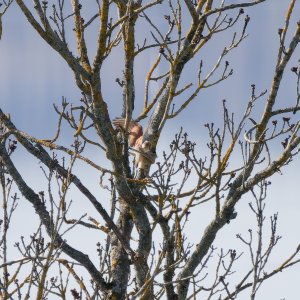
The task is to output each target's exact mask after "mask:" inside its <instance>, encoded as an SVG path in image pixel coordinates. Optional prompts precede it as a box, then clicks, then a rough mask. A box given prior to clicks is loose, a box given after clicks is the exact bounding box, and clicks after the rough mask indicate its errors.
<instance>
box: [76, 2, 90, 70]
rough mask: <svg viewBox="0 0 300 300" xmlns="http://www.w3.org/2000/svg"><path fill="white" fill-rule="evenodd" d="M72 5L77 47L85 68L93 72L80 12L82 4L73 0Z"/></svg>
mask: <svg viewBox="0 0 300 300" xmlns="http://www.w3.org/2000/svg"><path fill="white" fill-rule="evenodd" d="M72 6H73V11H74V23H75V33H76V40H77V48H78V53H79V56H80V60H81V63H82V66H83V67H84V69H85V70H86V71H87V72H91V66H90V62H89V58H88V54H87V48H86V43H85V38H84V26H83V23H84V20H83V18H82V17H81V14H80V10H81V8H82V5H81V4H79V1H78V0H72Z"/></svg>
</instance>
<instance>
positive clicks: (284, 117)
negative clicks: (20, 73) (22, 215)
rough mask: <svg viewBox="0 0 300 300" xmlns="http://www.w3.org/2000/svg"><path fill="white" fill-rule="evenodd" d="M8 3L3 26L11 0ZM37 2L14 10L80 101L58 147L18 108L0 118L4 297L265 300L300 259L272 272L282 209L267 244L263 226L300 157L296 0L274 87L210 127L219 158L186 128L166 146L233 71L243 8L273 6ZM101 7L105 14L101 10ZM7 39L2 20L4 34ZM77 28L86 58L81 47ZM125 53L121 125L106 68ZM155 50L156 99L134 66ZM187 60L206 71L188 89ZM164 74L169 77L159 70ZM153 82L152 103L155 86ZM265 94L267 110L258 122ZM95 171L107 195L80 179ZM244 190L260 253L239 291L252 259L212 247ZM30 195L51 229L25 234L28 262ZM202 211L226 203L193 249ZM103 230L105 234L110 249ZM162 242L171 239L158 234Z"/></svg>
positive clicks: (64, 113)
mask: <svg viewBox="0 0 300 300" xmlns="http://www.w3.org/2000/svg"><path fill="white" fill-rule="evenodd" d="M1 2H2V3H1V4H2V6H1V8H2V12H1V13H0V25H1V24H2V23H1V19H2V16H3V15H4V13H5V12H7V11H8V12H9V10H7V8H8V7H9V6H10V4H11V3H12V2H13V0H11V1H4V0H3V1H1ZM32 2H33V3H29V2H28V1H23V0H15V4H16V7H14V8H10V9H20V10H21V11H22V13H23V14H24V16H25V17H26V19H27V22H29V23H30V24H31V26H32V27H33V28H34V29H35V31H36V32H37V33H38V34H39V36H40V37H41V38H42V39H43V40H44V41H45V42H46V43H47V44H48V45H49V46H50V47H52V48H53V50H54V51H56V52H57V53H58V54H59V55H60V56H61V58H62V59H63V60H64V61H65V62H66V63H67V64H68V66H69V68H70V69H71V70H72V72H73V74H74V80H75V82H76V85H77V87H78V89H79V90H80V92H81V94H82V98H81V99H80V100H78V101H77V102H74V103H69V102H68V101H67V99H66V98H63V100H62V103H61V106H60V107H58V106H56V105H55V106H54V108H55V112H56V113H57V114H58V123H57V131H56V133H55V136H54V138H53V139H38V138H36V137H33V136H31V135H30V134H28V133H25V132H23V131H21V130H20V129H19V128H16V126H15V125H14V120H13V118H10V117H9V115H8V113H9V112H4V111H2V110H1V109H0V120H1V128H0V130H1V139H0V141H1V144H0V157H1V163H0V168H1V170H0V171H1V172H0V176H1V188H2V194H1V195H2V203H3V205H2V207H3V217H2V220H1V240H0V245H1V259H2V263H1V269H2V271H3V272H2V277H1V281H0V297H1V299H29V298H34V297H36V299H54V298H61V299H70V297H73V299H178V300H182V299H198V298H197V297H198V295H199V297H201V299H202V298H203V299H237V298H238V296H239V295H240V293H241V292H242V291H244V290H245V289H248V290H249V291H250V294H251V299H255V297H256V294H257V291H258V289H259V288H260V287H261V285H262V284H263V283H264V281H266V280H267V279H269V278H271V277H272V276H274V275H276V274H277V273H278V272H281V271H283V270H284V269H286V268H289V267H291V266H293V265H295V264H297V263H298V262H299V258H297V254H298V252H299V251H300V245H299V246H298V247H297V249H296V250H295V251H294V252H292V253H291V256H290V257H288V258H282V259H283V260H282V264H280V265H279V266H278V267H277V268H275V269H274V270H273V271H272V272H266V266H267V264H268V262H269V258H270V255H271V253H272V250H273V249H274V247H275V246H276V244H277V242H278V241H279V239H280V237H279V236H278V235H277V231H276V229H277V214H275V215H274V216H272V217H271V219H270V230H269V232H270V237H269V239H268V240H267V239H266V238H265V235H264V228H265V227H266V226H269V225H266V223H267V222H266V220H265V213H264V208H265V205H266V203H267V201H266V196H267V189H268V187H269V185H270V182H269V178H270V177H272V176H273V175H274V174H275V173H276V172H280V171H281V169H283V168H284V167H285V166H286V165H289V164H290V163H292V161H293V158H294V157H295V156H296V155H297V154H298V152H299V143H300V136H299V134H298V131H299V127H300V121H299V118H297V112H298V111H299V110H300V105H299V99H300V92H299V82H300V70H299V67H293V68H292V72H293V73H295V86H296V89H297V96H296V101H295V104H294V105H293V106H292V107H282V108H275V104H276V103H277V102H278V101H277V98H278V97H277V95H278V91H279V89H280V87H281V83H282V78H283V74H284V72H286V69H287V64H288V62H289V61H290V60H291V58H292V57H293V55H294V52H295V49H296V47H297V46H298V43H299V41H300V20H299V22H298V24H297V25H296V28H292V26H293V25H290V24H291V22H290V21H291V15H292V13H293V12H294V6H295V2H296V0H292V1H291V2H290V4H289V6H288V8H287V13H286V18H285V20H283V27H282V28H280V29H279V30H278V34H279V43H278V49H277V61H276V62H275V63H276V67H275V70H274V75H273V81H272V84H271V86H270V88H269V89H268V90H267V91H257V89H256V86H255V85H252V86H251V89H252V90H251V93H250V95H249V96H250V97H249V98H250V99H249V102H248V103H247V105H246V107H245V111H244V113H243V114H242V115H241V116H240V117H236V116H235V115H234V114H233V113H231V112H230V111H229V108H228V107H227V104H226V101H225V100H224V101H223V104H222V105H223V116H222V124H221V125H220V126H216V125H215V124H214V123H207V124H205V127H206V129H207V133H208V140H207V147H208V152H207V154H204V155H203V154H201V155H200V154H199V151H198V150H197V146H196V143H195V142H194V141H191V140H190V139H189V136H188V134H187V133H185V132H184V131H183V129H182V130H181V131H180V132H179V133H178V134H177V135H176V136H175V137H174V139H173V141H172V142H171V144H170V147H169V149H165V151H164V152H163V153H157V151H156V149H157V146H158V145H159V143H160V141H161V139H162V136H163V132H164V126H165V124H166V123H167V122H168V121H169V120H170V119H173V118H177V117H178V116H179V115H180V113H181V112H182V111H184V110H185V109H188V108H189V104H190V103H191V102H192V101H194V100H195V99H197V98H199V97H201V93H202V91H203V90H204V89H209V88H211V87H213V86H215V85H217V84H219V83H220V82H223V81H226V79H227V78H228V77H230V76H231V75H232V74H233V70H232V69H231V67H230V63H229V60H226V59H227V57H228V54H229V53H231V52H232V51H234V49H235V48H237V47H238V46H239V45H240V44H241V43H243V41H244V39H245V38H246V37H247V26H248V24H249V21H250V17H249V16H248V15H246V13H245V11H244V10H246V9H247V8H249V7H251V6H255V5H259V4H260V3H262V2H265V0H256V1H250V0H249V1H248V2H244V1H232V3H231V4H230V3H227V1H225V0H222V1H216V0H215V1H214V0H199V1H192V0H184V1H175V0H174V1H172V0H169V1H167V0H165V1H163V0H153V1H141V0H139V1H133V0H113V1H109V0H103V1H100V0H96V1H94V2H93V1H79V0H72V1H70V2H71V4H70V3H67V2H66V1H64V0H52V1H40V0H33V1H32ZM92 2H93V3H92ZM270 5H273V3H272V2H271V1H270ZM91 6H93V7H95V11H94V14H91V15H90V11H91V10H90V9H89V8H90V7H91ZM155 8H157V10H156V12H157V11H158V9H160V8H161V9H163V10H164V11H165V10H167V9H168V10H169V14H166V15H163V14H162V16H161V18H162V19H164V22H165V25H163V26H158V25H157V24H155V22H154V21H153V19H152V18H151V14H152V13H153V11H154V9H155ZM141 23H143V24H144V25H143V27H142V28H143V30H144V28H147V29H148V32H147V33H146V34H147V35H146V38H145V40H144V42H143V44H138V43H137V42H136V34H137V33H138V32H139V30H140V28H141V26H140V25H139V24H141ZM70 26H71V30H70ZM72 27H73V31H72ZM91 28H97V39H96V40H92V41H91V40H88V39H87V38H86V33H87V32H88V31H89V30H95V29H91ZM232 28H235V30H236V32H235V33H234V34H233V35H232V38H231V39H230V40H229V41H228V44H227V45H224V48H223V50H222V51H221V52H220V56H219V58H218V60H217V61H216V62H215V64H214V65H213V66H212V68H211V70H210V71H205V70H204V67H203V66H204V65H205V63H206V62H205V57H202V56H201V53H202V50H203V48H206V47H210V43H211V41H212V40H213V39H214V38H215V37H217V36H219V35H222V34H224V33H225V32H227V31H230V30H231V29H232ZM69 30H70V31H69ZM292 31H294V33H292ZM1 33H2V25H1V26H0V37H1ZM3 33H4V34H5V28H3ZM73 33H74V35H75V39H76V43H77V49H72V47H71V46H70V45H72V42H71V41H72V39H73ZM91 44H92V46H94V47H95V45H96V52H95V55H94V56H93V57H92V55H91V54H90V52H88V51H89V46H91ZM114 51H122V53H123V56H124V59H123V61H124V65H123V66H120V70H121V71H120V72H122V74H123V77H121V78H117V79H116V81H115V82H112V83H111V88H115V87H116V86H117V87H119V88H120V91H121V93H120V94H121V96H120V98H121V99H122V101H121V102H120V103H118V105H120V106H122V115H121V116H119V118H116V119H114V120H112V117H111V113H110V111H109V109H108V105H107V104H108V101H109V99H110V95H109V94H107V93H105V92H104V89H103V84H102V83H103V79H104V78H105V74H103V73H102V68H103V66H104V65H105V64H106V62H107V60H108V59H109V57H110V56H111V55H112V53H113V52H114ZM149 51H154V53H156V55H157V56H156V58H155V60H154V62H153V64H152V66H151V67H150V69H149V72H148V74H147V76H146V78H145V86H144V87H143V90H144V99H143V100H142V102H138V101H137V99H136V97H135V94H136V90H141V88H140V87H136V85H135V82H136V80H135V77H136V76H139V74H136V72H135V62H136V60H137V58H139V57H140V56H143V55H148V53H149ZM190 62H193V64H192V66H191V64H189V63H190ZM188 64H189V66H188V68H191V67H192V68H196V69H195V71H196V72H197V74H198V76H197V77H196V78H194V81H193V82H191V83H188V84H186V85H184V86H182V83H181V81H180V80H181V79H182V76H183V74H184V72H186V66H187V65H188ZM195 66H196V67H195ZM159 67H160V70H164V71H161V74H159V75H155V74H157V70H158V68H159ZM197 68H198V69H197ZM205 69H206V68H205ZM196 72H195V73H196ZM154 87H157V90H156V92H155V94H154V95H153V94H152V93H150V90H151V89H152V90H153V89H154ZM178 98H180V101H176V100H177V99H178ZM258 99H260V101H261V102H262V101H264V103H265V106H264V108H262V109H261V111H260V112H259V113H260V115H259V116H258V115H255V117H254V116H253V115H254V113H253V108H254V107H255V105H256V102H257V101H258ZM115 101H117V100H115ZM116 103H117V102H116ZM178 103H179V104H178ZM136 107H138V109H140V108H141V111H138V109H137V108H136ZM135 108H136V109H135ZM10 113H12V112H10ZM142 120H144V121H145V122H146V124H147V126H145V128H144V129H143V128H142V127H141V125H140V124H139V122H140V121H142ZM255 120H258V121H255ZM249 124H251V125H249ZM65 125H68V126H69V127H70V128H71V129H72V130H73V137H72V139H73V143H72V145H68V144H66V143H64V138H63V135H62V133H61V130H62V126H65ZM280 143H282V148H281V149H282V150H281V153H280V154H279V155H277V156H276V154H275V153H274V152H273V151H272V149H271V145H274V144H280ZM19 145H21V146H22V147H21V146H19ZM91 148H93V149H97V151H98V152H99V157H102V161H104V160H108V161H109V162H110V164H111V167H110V168H104V167H102V166H100V165H98V164H97V163H96V162H95V161H93V159H92V157H89V156H86V153H87V152H88V149H91ZM16 151H25V152H27V153H29V154H30V155H31V156H32V157H33V158H34V159H35V160H36V162H39V163H40V164H41V166H42V167H41V172H42V174H43V176H44V177H45V179H46V181H47V185H46V186H45V188H44V190H43V191H35V190H34V189H33V187H32V182H31V181H30V178H27V177H26V175H21V174H20V172H19V170H18V165H17V164H16V163H15V162H14V160H13V157H14V154H15V152H16ZM78 162H82V163H83V165H82V164H81V167H80V170H81V171H80V172H78V168H75V165H76V164H77V163H78ZM237 162H238V163H237ZM91 168H93V169H95V170H97V173H98V174H99V177H98V178H99V180H100V181H99V182H100V184H99V182H98V181H97V182H96V189H97V191H98V192H97V193H94V192H93V191H91V190H89V189H88V188H87V186H86V185H85V184H84V179H83V176H82V174H83V173H87V172H89V170H90V169H91ZM191 179H193V181H192V182H193V185H192V184H191ZM71 189H76V193H77V194H78V195H80V196H78V199H77V200H76V201H75V200H74V201H70V198H69V192H70V190H71ZM15 191H19V192H20V194H19V192H15ZM245 194H250V195H252V196H253V202H251V203H250V210H249V211H252V212H253V213H254V216H255V218H256V221H257V227H256V229H255V231H253V230H249V236H248V237H245V236H244V235H242V234H238V235H237V237H238V239H239V240H240V241H241V243H242V244H244V245H245V246H246V247H247V249H248V250H249V253H250V257H251V267H250V269H249V270H247V272H245V273H242V272H241V273H240V274H239V279H238V282H232V281H231V277H230V276H231V275H232V274H233V271H234V268H235V266H236V264H237V261H238V260H239V259H240V257H241V254H239V253H237V252H236V251H235V250H234V249H230V248H227V249H226V247H223V248H222V249H217V248H216V247H214V245H213V243H214V241H215V239H216V235H217V234H222V228H223V227H224V226H226V225H227V224H228V223H230V222H234V221H232V220H233V219H235V218H236V217H238V212H237V211H236V210H235V207H236V204H237V203H238V202H239V201H240V199H241V198H242V197H243V196H244V195H245ZM105 197H106V200H105V199H104V198H105ZM19 198H22V199H26V200H27V201H28V202H30V203H31V204H32V206H33V207H34V210H35V212H32V218H33V217H36V218H37V219H38V220H39V222H40V223H39V226H38V227H37V228H36V231H35V232H34V233H33V234H32V235H31V236H30V238H28V237H21V239H20V241H17V242H16V243H15V244H14V246H15V247H16V248H17V249H18V251H19V253H20V255H21V256H20V258H16V259H14V260H8V259H7V255H8V251H9V247H10V246H11V245H8V237H9V235H10V225H11V222H12V215H13V214H14V212H15V211H16V209H17V204H18V202H19ZM82 198H84V199H86V200H85V201H88V202H89V203H90V204H91V205H92V206H93V208H94V212H95V215H96V214H97V217H92V216H89V215H88V214H85V213H83V214H82V216H81V217H80V218H77V217H74V216H72V209H71V208H72V207H76V206H79V205H80V201H82ZM108 200H109V201H108ZM108 203H110V205H109V207H108ZM204 203H209V205H210V206H212V207H213V208H214V210H215V213H214V217H213V218H212V219H211V221H210V223H209V224H207V226H206V228H203V229H201V231H202V230H203V233H201V234H199V237H198V242H197V244H196V245H193V244H191V243H190V242H189V240H188V239H187V238H186V232H185V230H186V224H188V222H189V220H190V218H191V217H192V216H193V214H195V213H196V212H197V209H198V208H199V207H201V205H202V204H204ZM81 227H82V228H85V229H86V230H88V229H89V230H90V231H89V235H90V238H91V239H93V241H94V244H95V247H96V248H97V253H98V262H97V261H96V259H95V258H90V257H89V256H88V255H87V253H85V252H84V251H83V249H80V248H75V247H74V246H72V243H71V242H69V241H68V237H69V236H70V235H76V231H77V230H78V229H79V228H81ZM91 230H92V231H93V232H94V233H95V234H92V233H91ZM100 231H101V232H102V233H103V234H105V238H104V239H102V240H101V241H100V242H99V232H100ZM157 234H158V235H160V236H161V240H159V238H157V239H156V238H154V236H157ZM208 270H209V271H208ZM24 274H25V275H24Z"/></svg>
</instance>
